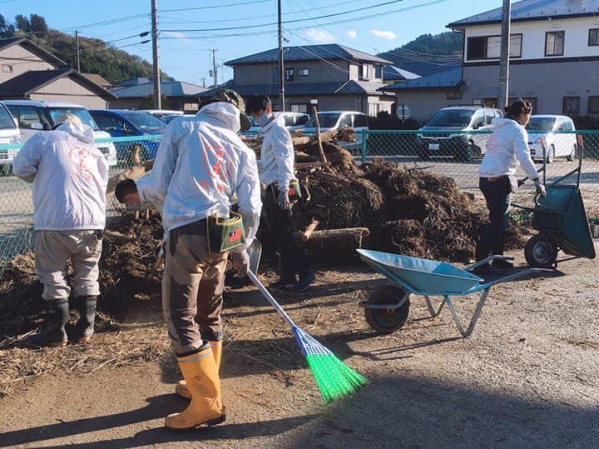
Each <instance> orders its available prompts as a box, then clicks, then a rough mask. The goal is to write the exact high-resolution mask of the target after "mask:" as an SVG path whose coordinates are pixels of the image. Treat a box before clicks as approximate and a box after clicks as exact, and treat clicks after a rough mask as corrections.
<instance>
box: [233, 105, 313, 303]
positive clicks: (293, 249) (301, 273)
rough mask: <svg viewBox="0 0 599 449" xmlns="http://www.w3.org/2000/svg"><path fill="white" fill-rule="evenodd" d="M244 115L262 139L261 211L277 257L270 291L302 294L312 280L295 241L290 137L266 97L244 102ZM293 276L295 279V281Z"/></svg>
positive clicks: (305, 254) (304, 255)
mask: <svg viewBox="0 0 599 449" xmlns="http://www.w3.org/2000/svg"><path fill="white" fill-rule="evenodd" d="M245 110H246V113H247V114H250V115H252V116H253V117H254V119H255V121H256V123H257V124H258V125H259V126H260V127H262V131H263V133H264V139H263V141H262V148H261V150H260V162H259V165H260V180H261V181H262V183H263V184H264V185H265V186H266V193H265V198H264V208H265V210H266V217H267V220H268V224H269V231H270V233H271V235H272V237H273V240H274V244H275V247H276V248H277V250H278V253H279V267H280V270H279V271H280V273H279V275H280V277H279V279H278V280H277V281H275V282H273V283H272V284H271V287H289V289H290V290H292V291H297V292H301V291H304V290H306V289H307V288H308V287H309V286H310V284H311V283H312V282H314V280H315V275H314V272H313V271H312V270H311V268H310V260H309V255H308V251H307V250H306V248H305V247H303V246H302V245H301V244H300V243H299V241H298V239H297V229H296V223H295V221H294V219H293V204H294V203H293V200H292V198H290V192H291V191H292V190H293V189H290V184H291V183H292V182H293V181H295V185H296V187H295V188H299V185H298V184H297V181H296V180H295V168H294V160H295V153H294V148H293V142H292V141H291V135H290V134H289V131H288V130H287V128H285V123H284V119H283V118H281V119H276V118H275V117H274V116H273V113H272V103H271V101H270V98H268V97H267V96H266V95H254V96H253V97H251V98H250V99H249V100H248V101H247V105H246V108H245ZM296 274H297V275H298V279H296Z"/></svg>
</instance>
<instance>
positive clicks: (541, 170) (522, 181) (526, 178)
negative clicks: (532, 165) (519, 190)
mask: <svg viewBox="0 0 599 449" xmlns="http://www.w3.org/2000/svg"><path fill="white" fill-rule="evenodd" d="M544 171H545V167H544V166H543V167H541V168H539V169H538V170H537V173H539V174H540V173H542V172H544ZM529 179H530V178H529V177H528V176H525V177H524V178H520V179H518V187H521V186H523V185H524V184H525V183H526V181H528V180H529Z"/></svg>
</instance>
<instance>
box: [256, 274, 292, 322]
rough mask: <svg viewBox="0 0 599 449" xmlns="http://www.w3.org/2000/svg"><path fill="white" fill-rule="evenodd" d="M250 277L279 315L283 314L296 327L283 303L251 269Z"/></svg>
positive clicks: (286, 320)
mask: <svg viewBox="0 0 599 449" xmlns="http://www.w3.org/2000/svg"><path fill="white" fill-rule="evenodd" d="M248 277H249V278H250V281H252V282H253V283H254V285H255V286H256V287H258V290H260V293H262V295H263V296H264V297H265V298H266V299H267V300H268V302H269V303H270V304H271V305H272V306H273V307H274V308H275V310H276V311H277V312H278V313H279V315H281V317H282V318H283V319H284V320H285V322H286V323H287V324H288V325H289V326H290V327H291V328H292V329H294V328H296V327H297V326H296V325H295V323H294V322H293V320H292V319H291V318H290V317H289V315H287V312H285V311H284V310H283V308H282V307H281V305H280V304H279V303H278V302H277V300H276V299H275V298H274V297H273V296H272V295H271V294H270V292H269V291H268V290H266V287H265V286H264V285H262V282H260V280H258V278H257V277H256V275H255V274H254V273H252V271H251V270H248Z"/></svg>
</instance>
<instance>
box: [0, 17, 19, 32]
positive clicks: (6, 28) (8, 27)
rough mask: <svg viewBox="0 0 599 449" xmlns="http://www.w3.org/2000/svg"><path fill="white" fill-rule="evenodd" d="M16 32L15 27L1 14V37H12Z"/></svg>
mask: <svg viewBox="0 0 599 449" xmlns="http://www.w3.org/2000/svg"><path fill="white" fill-rule="evenodd" d="M14 32H15V27H14V26H13V25H12V24H11V23H8V22H7V21H6V19H5V18H4V16H3V15H2V14H0V37H2V38H4V37H12V35H13V33H14Z"/></svg>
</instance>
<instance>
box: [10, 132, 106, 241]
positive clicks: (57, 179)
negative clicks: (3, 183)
mask: <svg viewBox="0 0 599 449" xmlns="http://www.w3.org/2000/svg"><path fill="white" fill-rule="evenodd" d="M13 172H14V174H15V175H16V176H18V177H19V178H21V179H23V180H24V181H27V182H32V183H33V205H34V213H33V228H34V229H35V230H36V231H40V230H49V231H72V230H95V229H104V226H105V222H106V186H107V184H108V163H107V162H106V158H105V157H104V155H103V154H102V153H101V152H100V150H98V148H97V147H96V145H95V144H94V131H93V130H92V128H91V127H89V126H87V125H84V124H75V123H64V124H62V125H61V126H59V127H58V128H57V129H56V130H55V131H48V132H38V133H37V134H35V135H34V136H33V137H31V139H29V140H28V141H27V142H26V143H25V145H23V147H22V148H21V149H20V150H19V152H18V153H17V155H16V157H15V159H14V162H13Z"/></svg>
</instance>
